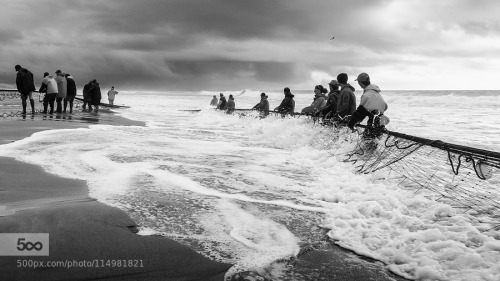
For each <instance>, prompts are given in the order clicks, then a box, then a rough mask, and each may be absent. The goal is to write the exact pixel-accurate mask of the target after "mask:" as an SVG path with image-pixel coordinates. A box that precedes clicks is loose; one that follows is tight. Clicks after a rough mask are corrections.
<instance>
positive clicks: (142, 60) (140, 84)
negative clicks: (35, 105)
mask: <svg viewBox="0 0 500 281" xmlns="http://www.w3.org/2000/svg"><path fill="white" fill-rule="evenodd" d="M0 3H1V4H2V8H1V10H0V23H1V24H0V38H1V41H2V44H0V57H1V61H0V64H1V68H0V84H4V85H5V84H7V83H12V82H13V81H14V80H15V72H14V65H16V64H20V65H22V66H23V67H26V68H28V69H30V70H31V71H32V72H33V73H34V74H35V80H36V82H37V83H38V84H39V83H40V81H39V80H41V79H42V74H43V72H44V71H48V72H51V73H53V72H55V71H56V70H57V69H61V70H63V71H65V72H68V73H70V74H72V75H73V76H74V77H75V79H76V80H77V83H78V84H80V85H83V84H84V83H85V82H88V81H89V80H90V79H93V78H95V79H97V80H98V81H100V82H101V85H103V86H109V85H112V84H113V85H115V86H117V87H118V88H119V89H121V90H125V89H130V90H134V89H151V90H239V89H245V88H248V89H256V90H258V89H279V88H283V87H284V86H289V87H291V88H295V89H312V88H313V87H314V85H316V84H320V83H322V84H323V85H326V83H327V81H329V80H330V79H332V78H335V77H336V76H337V74H339V73H341V72H346V73H348V74H349V75H350V81H351V82H353V80H354V79H355V75H356V74H358V73H360V72H368V73H369V74H370V76H371V77H372V82H373V83H375V84H378V85H379V86H380V87H381V88H382V89H464V90H465V89H479V90H488V89H498V75H500V71H499V70H500V47H499V46H500V17H499V16H498V15H500V2H498V1H491V0H470V1H468V0H439V1H436V0H405V1H401V0H370V1H368V0H349V1H340V0H307V1H305V0H303V1H298V0H245V1H243V0H168V1H167V0H164V1H160V0H141V1H139V0H95V1H92V0H88V1H83V0H81V1H78V0H64V1H62V0H57V1H55V0H54V1H52V0H40V1H31V0H16V1H10V0H8V1H7V0H2V1H1V2H0ZM333 36H335V39H333V40H330V38H332V37H333ZM353 84H355V83H353Z"/></svg>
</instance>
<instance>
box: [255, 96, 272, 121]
mask: <svg viewBox="0 0 500 281" xmlns="http://www.w3.org/2000/svg"><path fill="white" fill-rule="evenodd" d="M252 109H255V110H258V111H259V112H260V117H262V118H263V117H266V116H267V115H269V101H267V95H266V93H261V94H260V102H259V103H258V104H256V105H255V106H254V107H252Z"/></svg>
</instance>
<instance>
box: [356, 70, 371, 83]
mask: <svg viewBox="0 0 500 281" xmlns="http://www.w3.org/2000/svg"><path fill="white" fill-rule="evenodd" d="M354 81H360V82H364V81H370V76H368V74H366V73H365V72H362V73H360V74H359V75H358V79H356V80H354Z"/></svg>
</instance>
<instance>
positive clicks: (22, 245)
mask: <svg viewBox="0 0 500 281" xmlns="http://www.w3.org/2000/svg"><path fill="white" fill-rule="evenodd" d="M24 240H26V238H19V239H17V245H19V246H18V247H17V249H18V250H19V251H24V250H26V251H31V250H33V249H34V250H36V251H40V250H42V249H43V244H42V242H40V241H37V242H35V243H32V242H23V241H24Z"/></svg>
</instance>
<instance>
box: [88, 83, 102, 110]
mask: <svg viewBox="0 0 500 281" xmlns="http://www.w3.org/2000/svg"><path fill="white" fill-rule="evenodd" d="M89 96H90V99H91V104H92V105H93V106H94V112H95V113H97V112H99V104H101V98H102V95H101V88H100V87H99V83H97V81H96V80H95V79H94V80H92V86H90V89H89Z"/></svg>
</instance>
